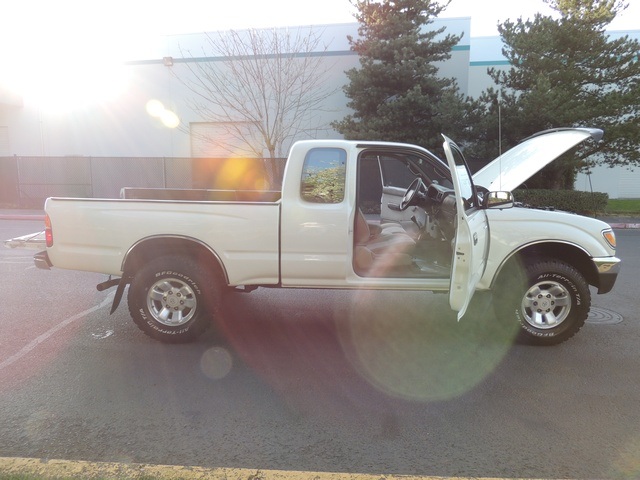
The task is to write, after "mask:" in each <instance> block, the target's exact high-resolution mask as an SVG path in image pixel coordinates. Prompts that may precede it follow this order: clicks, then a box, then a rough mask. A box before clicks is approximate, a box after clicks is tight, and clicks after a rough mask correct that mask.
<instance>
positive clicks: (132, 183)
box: [0, 156, 286, 208]
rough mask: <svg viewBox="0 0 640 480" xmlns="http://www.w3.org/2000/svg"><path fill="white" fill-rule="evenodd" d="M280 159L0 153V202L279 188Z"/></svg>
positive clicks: (20, 204)
mask: <svg viewBox="0 0 640 480" xmlns="http://www.w3.org/2000/svg"><path fill="white" fill-rule="evenodd" d="M285 162H286V159H282V158H279V159H256V158H248V159H240V158H233V159H226V158H157V157H153V158H151V157H150V158H142V157H132V158H126V157H22V156H13V157H0V204H1V205H3V206H7V207H16V208H42V206H43V205H44V201H45V199H46V198H47V197H79V198H119V196H120V190H121V189H122V188H123V187H138V188H180V189H192V188H207V189H223V190H279V189H280V188H281V186H282V174H283V171H284V165H285Z"/></svg>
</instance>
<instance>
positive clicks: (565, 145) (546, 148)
mask: <svg viewBox="0 0 640 480" xmlns="http://www.w3.org/2000/svg"><path fill="white" fill-rule="evenodd" d="M602 135H603V131H602V130H599V129H597V128H561V129H554V130H546V131H544V132H540V133H536V134H535V135H533V136H531V137H529V138H527V139H526V140H524V141H523V142H522V143H520V144H518V145H516V146H515V147H513V148H512V149H510V150H508V151H507V152H505V153H504V154H502V156H500V157H498V158H496V159H495V160H494V161H493V162H491V163H489V164H488V165H486V166H484V167H483V168H481V169H480V170H479V171H477V172H476V174H475V175H473V182H474V183H475V184H476V185H480V186H483V187H485V188H487V189H489V190H491V191H511V190H513V189H515V188H517V187H518V186H519V185H520V184H522V183H524V182H526V181H527V180H528V179H529V178H531V177H532V176H533V175H535V174H536V173H538V172H539V171H540V170H542V169H543V168H544V167H545V166H547V165H548V164H550V163H551V162H553V161H554V160H555V159H556V158H558V157H559V156H560V155H562V154H563V153H565V152H566V151H567V150H570V149H571V148H573V147H575V146H576V145H578V144H579V143H581V142H583V141H584V140H586V139H587V138H593V139H594V140H596V141H599V140H600V139H601V138H602Z"/></svg>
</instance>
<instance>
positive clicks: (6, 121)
mask: <svg viewBox="0 0 640 480" xmlns="http://www.w3.org/2000/svg"><path fill="white" fill-rule="evenodd" d="M443 26H444V27H446V33H453V34H463V36H462V39H461V41H460V43H459V44H458V45H457V46H456V47H455V48H454V50H453V52H452V56H451V59H450V60H448V61H446V62H443V63H442V64H441V65H439V67H440V73H441V75H442V76H445V77H454V78H456V79H457V82H458V85H459V87H460V90H461V92H462V93H465V94H467V95H469V96H472V97H475V96H478V95H479V94H480V93H481V92H482V91H483V90H484V89H486V88H487V87H489V86H491V85H492V81H491V79H490V78H489V76H488V75H487V68H488V67H491V66H502V67H504V68H507V67H508V63H507V62H506V60H505V58H504V57H503V56H502V53H501V41H500V38H499V37H479V38H470V37H469V34H468V32H470V30H471V29H470V26H471V19H470V18H468V17H464V18H442V19H437V20H436V21H435V22H434V24H433V27H434V28H440V27H443ZM295 28H297V27H295ZM302 28H313V29H314V30H316V31H317V30H321V31H322V32H323V40H324V45H325V46H326V47H327V48H326V50H324V51H323V52H320V54H321V55H322V57H323V62H325V63H326V68H327V70H328V72H329V76H328V83H329V84H330V85H329V86H330V87H332V88H335V93H334V94H333V95H331V96H330V97H329V98H328V99H327V101H326V105H324V106H323V113H322V115H323V118H322V123H326V125H328V124H329V123H330V122H331V121H333V120H339V119H341V118H343V117H344V116H345V114H347V113H348V112H347V108H346V103H347V99H346V97H345V96H344V94H343V93H342V86H343V85H345V84H346V83H347V78H346V75H345V73H344V72H345V71H346V70H348V69H350V68H353V67H357V66H358V65H359V63H358V57H357V55H356V54H354V53H353V52H352V51H351V50H350V48H349V43H348V41H347V35H352V36H357V29H358V24H357V23H349V24H338V25H324V26H314V27H302ZM624 33H627V34H630V35H631V36H633V37H635V38H640V31H633V32H612V35H621V34H624ZM204 40H205V34H191V35H175V36H165V37H162V38H160V39H158V41H157V42H149V44H148V45H145V46H144V47H143V48H139V47H138V46H136V48H138V50H135V51H134V50H132V51H131V52H130V53H129V58H128V59H127V60H126V61H125V62H124V64H120V65H115V66H114V67H113V68H114V69H115V70H117V72H116V71H114V73H117V74H118V75H119V76H117V75H114V76H113V79H112V80H111V81H112V82H113V83H115V82H121V83H118V85H117V86H118V88H114V89H113V92H112V94H111V95H110V96H109V97H108V98H103V99H102V100H101V101H99V102H94V103H91V102H86V103H84V104H82V103H79V104H77V105H72V106H69V105H66V106H65V108H61V109H60V108H54V107H55V106H52V105H49V106H46V105H44V106H43V104H42V103H41V102H37V101H36V100H34V99H32V98H30V97H28V96H27V95H23V94H22V92H20V91H19V90H16V89H15V87H13V88H11V89H10V88H8V87H7V86H6V85H3V84H2V81H3V80H2V78H0V157H9V156H18V157H20V156H31V157H36V156H39V157H60V156H70V157H164V158H166V157H181V158H184V157H218V156H220V157H224V156H228V152H227V151H216V149H215V148H212V147H211V145H208V144H206V143H203V141H202V140H201V136H200V135H197V133H199V132H202V131H215V129H216V125H215V124H209V123H207V122H206V121H205V120H204V119H203V118H199V117H198V116H197V115H196V114H195V113H194V112H193V111H192V110H191V109H190V108H189V107H188V105H187V102H186V101H185V99H186V98H187V96H188V95H190V92H189V91H188V90H187V89H186V88H185V87H184V85H182V84H181V82H180V81H179V80H178V79H177V78H176V75H175V74H176V73H177V74H178V75H184V74H185V72H186V66H187V63H188V62H189V61H195V60H194V59H193V56H194V53H193V52H194V51H195V52H198V51H199V52H200V55H195V56H199V57H201V58H200V59H199V60H198V61H202V56H203V53H202V45H204V44H205V41H204ZM132 48H133V46H132ZM186 51H190V52H191V53H190V54H186V53H185V52H186ZM77 61H78V62H82V59H77ZM208 61H216V59H215V58H209V59H208ZM179 69H182V71H176V70H179ZM48 74H49V72H42V75H43V76H44V77H46V76H47V75H48ZM105 80H106V79H105ZM111 86H112V87H116V85H111ZM150 101H153V102H154V105H156V106H158V107H159V108H160V109H161V110H162V111H164V112H168V113H169V114H170V115H171V116H172V118H174V119H175V123H173V124H171V123H167V122H166V121H165V122H164V123H163V121H162V115H161V114H154V113H153V112H150V110H149V108H148V106H149V102H150ZM595 126H597V125H595ZM504 128H508V126H504ZM443 133H447V132H443ZM319 136H321V137H326V138H339V137H340V134H338V133H337V132H335V131H333V130H331V129H330V128H326V129H325V130H323V131H320V132H319ZM284 153H285V154H286V152H284ZM576 188H577V189H580V190H590V189H593V190H594V191H603V192H607V193H608V194H609V196H610V197H611V198H622V197H627V198H640V168H639V169H636V171H630V170H628V169H624V168H617V169H609V168H597V169H594V171H593V174H592V175H591V177H590V178H588V177H587V176H585V175H580V176H579V178H578V180H577V183H576Z"/></svg>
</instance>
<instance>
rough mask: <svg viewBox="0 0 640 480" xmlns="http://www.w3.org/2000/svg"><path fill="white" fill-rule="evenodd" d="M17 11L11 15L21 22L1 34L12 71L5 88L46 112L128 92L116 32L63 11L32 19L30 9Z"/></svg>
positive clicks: (120, 46) (4, 82)
mask: <svg viewBox="0 0 640 480" xmlns="http://www.w3.org/2000/svg"><path fill="white" fill-rule="evenodd" d="M46 6H47V5H46V4H43V7H46ZM49 6H50V5H49ZM15 8H16V10H17V11H16V12H9V13H13V14H14V15H13V18H14V19H15V20H17V21H16V22H14V24H13V25H7V28H6V29H4V31H3V32H2V35H0V40H1V41H2V43H3V46H2V48H1V50H2V55H3V58H4V60H5V65H7V66H8V67H9V68H7V71H6V72H3V75H2V79H1V80H2V84H3V85H2V87H3V88H5V89H8V90H9V91H10V92H11V93H13V94H14V95H17V96H19V97H21V98H22V99H23V102H25V103H30V104H35V105H37V106H38V107H39V108H40V109H42V110H46V111H62V112H64V111H69V110H73V109H76V108H82V107H86V106H90V105H93V104H98V103H102V102H106V101H109V100H112V99H114V98H115V97H117V95H118V94H119V93H121V92H122V91H123V90H124V89H125V88H126V85H127V73H126V68H125V67H124V65H123V64H122V62H121V61H120V60H119V53H120V51H121V48H122V47H123V45H122V43H121V42H120V41H119V39H118V34H117V32H116V31H111V32H110V34H106V33H103V32H101V31H96V29H95V28H94V25H92V24H91V23H90V22H89V23H83V22H80V21H78V18H80V17H77V18H76V17H75V16H71V15H67V16H64V17H63V16H62V15H60V12H54V11H50V12H48V13H49V14H48V15H47V12H46V11H45V12H43V15H38V17H37V18H34V16H33V15H32V13H31V12H27V11H26V7H22V9H18V7H15ZM45 10H46V8H45ZM25 24H28V28H26V27H25Z"/></svg>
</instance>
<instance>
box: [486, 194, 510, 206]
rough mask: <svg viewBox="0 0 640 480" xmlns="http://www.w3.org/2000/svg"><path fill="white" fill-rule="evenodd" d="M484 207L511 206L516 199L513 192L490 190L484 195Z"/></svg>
mask: <svg viewBox="0 0 640 480" xmlns="http://www.w3.org/2000/svg"><path fill="white" fill-rule="evenodd" d="M483 203H484V208H498V209H503V208H511V207H513V203H514V199H513V193H511V192H489V193H487V194H486V195H485V196H484V202H483Z"/></svg>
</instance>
